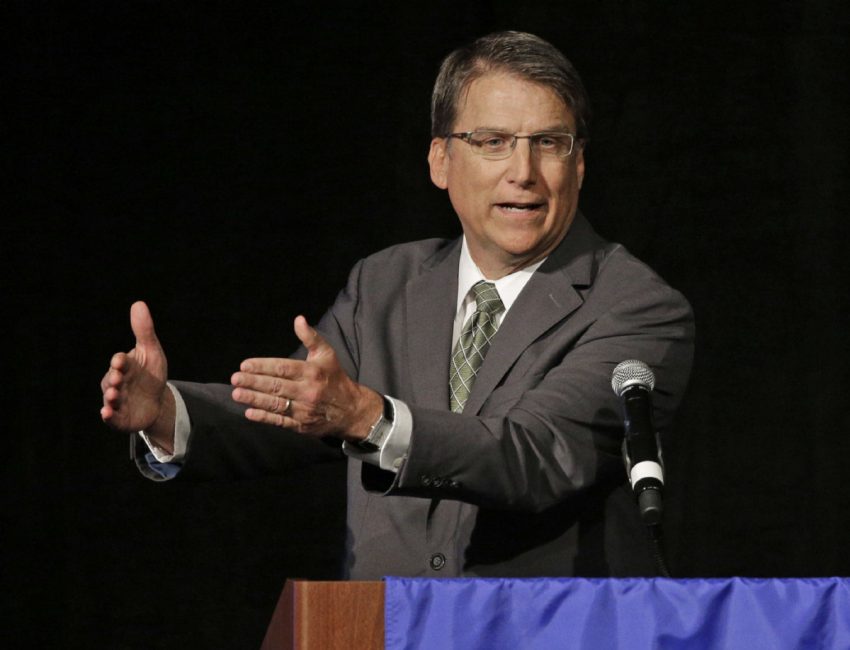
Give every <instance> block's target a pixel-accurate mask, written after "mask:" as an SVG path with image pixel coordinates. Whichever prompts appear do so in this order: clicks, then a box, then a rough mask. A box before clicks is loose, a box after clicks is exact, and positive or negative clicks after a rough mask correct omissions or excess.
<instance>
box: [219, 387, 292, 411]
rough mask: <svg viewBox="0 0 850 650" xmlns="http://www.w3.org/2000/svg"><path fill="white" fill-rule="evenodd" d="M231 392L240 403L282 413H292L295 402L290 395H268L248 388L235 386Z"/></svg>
mask: <svg viewBox="0 0 850 650" xmlns="http://www.w3.org/2000/svg"><path fill="white" fill-rule="evenodd" d="M230 394H231V397H233V400H234V401H236V402H239V403H240V404H245V405H246V406H249V407H251V408H255V409H260V410H263V411H268V412H269V413H277V414H281V415H290V414H291V413H292V407H293V404H294V403H295V402H294V401H293V400H292V398H290V397H284V396H282V395H268V394H267V393H261V392H258V391H255V390H250V389H248V388H234V389H233V391H232V392H231V393H230Z"/></svg>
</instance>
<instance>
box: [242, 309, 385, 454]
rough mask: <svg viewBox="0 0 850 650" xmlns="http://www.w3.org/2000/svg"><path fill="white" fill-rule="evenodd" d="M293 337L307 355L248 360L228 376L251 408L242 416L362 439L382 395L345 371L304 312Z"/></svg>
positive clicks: (378, 409) (314, 433)
mask: <svg viewBox="0 0 850 650" xmlns="http://www.w3.org/2000/svg"><path fill="white" fill-rule="evenodd" d="M295 335H296V336H297V337H298V338H299V340H300V341H301V342H302V343H303V344H304V347H306V348H307V358H306V359H305V360H304V361H298V360H294V359H278V358H258V359H246V360H245V361H243V362H242V363H241V364H240V366H239V372H236V373H234V374H233V377H231V380H230V383H231V384H233V386H234V389H233V399H234V400H236V401H237V402H240V403H241V404H245V405H247V406H248V407H249V408H248V410H247V411H245V417H247V418H248V419H249V420H252V421H254V422H265V423H267V424H273V425H276V426H279V427H285V428H287V429H292V430H294V431H297V432H298V433H303V434H307V435H311V436H316V437H320V436H326V435H333V436H336V437H338V438H342V439H343V440H349V441H355V440H362V439H363V438H365V437H366V436H367V435H368V433H369V428H370V427H371V426H372V424H373V423H374V422H375V420H377V419H378V416H379V415H380V413H381V411H382V410H383V399H382V398H381V396H380V395H379V394H378V393H376V392H375V391H373V390H372V389H370V388H367V387H366V386H363V385H361V384H358V383H357V382H355V381H354V380H352V379H351V377H349V376H348V375H347V374H346V372H345V371H344V370H343V369H342V366H340V364H339V361H338V359H337V357H336V352H334V349H333V348H332V347H331V346H330V345H329V344H328V342H327V341H325V339H323V338H322V336H321V335H320V334H319V333H318V332H317V331H316V330H315V329H313V328H312V327H310V325H309V324H308V323H307V319H306V318H304V317H303V316H299V317H298V318H296V319H295ZM290 400H291V401H290Z"/></svg>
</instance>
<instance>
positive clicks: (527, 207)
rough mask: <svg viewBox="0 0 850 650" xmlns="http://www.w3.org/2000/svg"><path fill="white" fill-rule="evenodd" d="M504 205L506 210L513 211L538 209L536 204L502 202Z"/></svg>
mask: <svg viewBox="0 0 850 650" xmlns="http://www.w3.org/2000/svg"><path fill="white" fill-rule="evenodd" d="M502 207H503V208H505V209H506V210H511V211H512V212H526V211H528V210H536V209H537V206H536V205H512V204H502Z"/></svg>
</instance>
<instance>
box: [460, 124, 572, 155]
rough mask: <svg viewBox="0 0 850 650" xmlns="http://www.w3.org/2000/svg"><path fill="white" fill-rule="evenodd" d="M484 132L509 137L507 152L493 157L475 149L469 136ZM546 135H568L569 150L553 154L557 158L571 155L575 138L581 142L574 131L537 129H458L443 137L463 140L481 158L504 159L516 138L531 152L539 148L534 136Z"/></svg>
mask: <svg viewBox="0 0 850 650" xmlns="http://www.w3.org/2000/svg"><path fill="white" fill-rule="evenodd" d="M484 133H493V134H497V135H502V136H506V137H507V138H510V139H511V146H510V148H509V149H508V151H507V153H506V154H505V155H504V156H501V155H500V156H497V157H495V158H494V157H493V156H489V155H487V154H486V153H484V152H482V151H479V150H476V148H475V147H476V145H474V144H473V143H472V141H471V138H472V136H473V135H480V134H484ZM546 135H550V136H555V135H557V136H569V138H570V150H569V152H567V153H566V154H564V155H563V156H559V155H554V156H553V157H554V158H557V159H558V160H566V159H567V158H569V157H570V156H572V155H573V152H574V151H575V149H576V140H578V141H579V143H581V140H580V139H579V138H577V137H576V134H575V133H569V132H566V131H537V132H535V133H530V134H528V135H517V134H516V133H507V132H506V131H497V130H494V129H482V130H480V131H460V132H458V133H448V134H446V135H445V137H446V138H457V139H458V140H462V141H463V142H466V144H468V145H469V146H470V147H471V148H472V152H473V153H474V154H475V155H476V156H481V157H482V158H486V159H487V160H506V159H507V158H510V157H511V154H513V152H514V151H515V150H516V143H517V140H528V144H529V147H530V148H531V152H532V153H537V152H538V151H539V150H538V149H537V145H536V144H535V142H534V138H540V137H542V136H546ZM541 155H547V154H544V153H543V152H541Z"/></svg>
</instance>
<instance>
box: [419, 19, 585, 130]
mask: <svg viewBox="0 0 850 650" xmlns="http://www.w3.org/2000/svg"><path fill="white" fill-rule="evenodd" d="M488 72H507V73H510V74H515V75H517V76H518V77H521V78H523V79H525V80H527V81H531V82H533V83H537V84H540V85H541V86H546V87H547V88H551V89H552V90H554V91H555V93H556V94H557V95H558V97H560V98H561V99H562V100H563V101H564V104H566V105H567V107H568V108H569V109H570V110H571V111H572V113H573V117H575V120H576V132H577V133H576V136H577V138H578V139H579V140H582V141H586V140H587V139H588V137H589V136H590V131H589V129H588V123H589V122H590V100H589V99H588V97H587V91H586V90H585V89H584V84H583V83H582V82H581V78H580V77H579V76H578V72H576V69H575V68H574V67H573V64H572V63H570V62H569V61H568V60H567V58H566V57H565V56H564V55H563V54H561V52H560V51H559V50H558V49H557V48H556V47H555V46H554V45H552V44H551V43H549V42H547V41H544V40H543V39H542V38H540V37H539V36H535V35H534V34H528V33H525V32H512V31H511V32H496V33H495V34H490V35H489V36H482V37H481V38H479V39H477V40H475V41H473V42H472V43H471V44H470V45H466V46H464V47H460V48H458V49H456V50H455V51H454V52H452V53H451V54H449V55H448V56H447V57H446V58H445V59H444V60H443V63H442V65H441V66H440V72H439V74H438V75H437V81H436V82H435V83H434V92H433V94H432V95H431V137H434V138H442V137H445V136H446V135H448V134H449V133H451V131H452V128H453V127H454V123H455V120H456V119H457V112H458V104H459V102H460V97H461V95H462V94H463V93H464V92H465V91H466V90H467V89H468V88H469V84H471V83H472V82H473V81H475V80H476V79H478V78H479V77H482V76H484V75H485V74H486V73H488Z"/></svg>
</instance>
